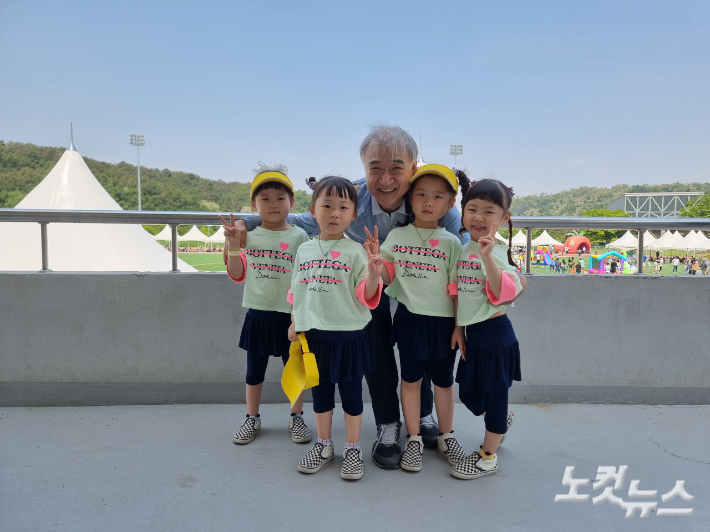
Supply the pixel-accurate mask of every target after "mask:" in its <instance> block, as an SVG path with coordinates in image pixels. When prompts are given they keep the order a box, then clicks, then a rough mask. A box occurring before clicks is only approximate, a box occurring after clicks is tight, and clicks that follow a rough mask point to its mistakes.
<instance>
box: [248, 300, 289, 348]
mask: <svg viewBox="0 0 710 532" xmlns="http://www.w3.org/2000/svg"><path fill="white" fill-rule="evenodd" d="M290 326H291V314H286V313H285V312H274V311H268V310H255V309H253V308H250V309H249V310H248V311H247V315H246V317H245V318H244V325H242V333H241V335H240V336H239V347H241V348H242V349H244V350H245V351H247V352H248V353H255V354H258V355H261V356H265V357H280V356H283V355H288V350H289V348H290V347H291V342H290V341H289V339H288V328H289V327H290Z"/></svg>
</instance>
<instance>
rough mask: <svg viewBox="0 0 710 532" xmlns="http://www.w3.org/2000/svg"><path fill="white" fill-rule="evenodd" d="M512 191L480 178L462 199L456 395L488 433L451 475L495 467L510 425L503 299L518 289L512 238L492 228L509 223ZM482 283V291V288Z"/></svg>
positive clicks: (515, 375) (474, 474) (510, 376)
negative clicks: (464, 241) (465, 237)
mask: <svg viewBox="0 0 710 532" xmlns="http://www.w3.org/2000/svg"><path fill="white" fill-rule="evenodd" d="M512 199H513V190H512V189H510V188H508V187H506V186H505V185H503V183H501V182H500V181H496V180H494V179H484V180H482V181H476V182H474V183H473V184H472V185H471V188H470V189H469V190H468V192H467V193H465V194H464V195H463V199H462V200H461V208H462V228H461V230H462V232H463V231H468V232H469V233H470V234H471V242H470V243H469V244H468V245H467V246H465V247H464V249H463V250H462V251H461V257H460V259H459V261H458V308H457V314H456V324H457V327H456V328H457V330H459V331H463V328H464V327H465V328H466V331H465V332H466V348H465V350H464V349H462V350H461V360H460V362H459V366H458V369H457V371H456V382H458V383H459V398H460V399H461V402H462V403H463V404H464V405H466V407H467V408H468V409H469V410H470V411H471V412H473V414H474V415H475V416H480V415H485V418H484V421H485V424H486V433H485V437H484V439H483V445H482V446H481V449H480V450H479V451H476V452H474V453H473V454H471V455H469V456H467V457H466V458H465V459H464V460H462V461H460V462H459V463H458V464H455V465H454V466H453V467H452V468H451V474H452V475H453V476H454V477H457V478H461V479H464V480H470V479H474V478H478V477H482V476H485V475H492V474H493V473H495V472H496V471H497V470H498V458H497V456H496V450H497V449H498V446H499V445H500V444H501V443H503V440H504V439H505V435H506V433H507V431H508V429H509V428H510V425H511V424H512V423H513V419H514V416H513V412H510V411H508V388H510V386H511V385H512V383H513V381H514V380H516V381H519V380H520V350H519V348H518V340H517V339H516V337H515V332H513V326H512V325H511V323H510V320H509V319H508V317H507V316H506V315H505V307H506V306H509V305H502V306H501V305H499V304H498V303H499V302H501V301H510V300H511V299H513V297H514V296H515V295H516V294H518V293H519V292H520V291H521V290H522V285H521V284H520V280H519V278H518V276H517V275H516V274H515V273H514V272H515V271H516V266H515V262H514V261H513V259H512V257H511V255H510V247H511V244H510V240H509V244H508V246H507V247H506V246H505V244H501V245H498V244H497V242H496V239H495V234H496V230H497V229H498V227H500V225H501V224H502V223H505V222H508V227H509V229H510V235H511V237H512V234H513V224H512V222H511V221H510V204H511V202H512ZM482 286H485V290H484V291H482V290H481V287H482Z"/></svg>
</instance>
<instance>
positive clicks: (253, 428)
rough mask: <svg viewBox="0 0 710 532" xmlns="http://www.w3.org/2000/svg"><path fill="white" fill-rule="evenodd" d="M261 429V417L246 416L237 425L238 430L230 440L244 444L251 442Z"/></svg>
mask: <svg viewBox="0 0 710 532" xmlns="http://www.w3.org/2000/svg"><path fill="white" fill-rule="evenodd" d="M260 430H261V417H252V416H247V418H246V419H245V420H244V423H242V426H241V427H239V430H238V431H237V433H236V434H235V435H234V438H232V441H233V442H234V443H236V444H237V445H244V444H246V443H251V442H252V440H253V439H254V436H256V435H257V434H258V433H259V431H260Z"/></svg>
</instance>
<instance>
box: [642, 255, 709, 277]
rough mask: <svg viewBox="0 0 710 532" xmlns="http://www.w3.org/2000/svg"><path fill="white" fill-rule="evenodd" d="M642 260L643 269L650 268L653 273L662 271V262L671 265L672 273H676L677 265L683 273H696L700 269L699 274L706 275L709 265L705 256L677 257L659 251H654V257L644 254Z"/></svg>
mask: <svg viewBox="0 0 710 532" xmlns="http://www.w3.org/2000/svg"><path fill="white" fill-rule="evenodd" d="M643 262H644V269H645V270H647V271H648V270H652V271H653V273H654V274H660V273H661V272H662V271H663V265H664V264H669V265H672V266H673V270H672V273H677V272H678V268H679V267H680V268H683V269H684V270H685V275H698V271H700V274H701V275H708V268H709V267H710V261H709V260H708V258H707V257H704V258H700V259H698V258H696V257H679V256H678V255H675V256H671V255H660V254H659V253H656V257H655V258H653V257H649V256H648V255H644V256H643ZM681 271H683V270H681Z"/></svg>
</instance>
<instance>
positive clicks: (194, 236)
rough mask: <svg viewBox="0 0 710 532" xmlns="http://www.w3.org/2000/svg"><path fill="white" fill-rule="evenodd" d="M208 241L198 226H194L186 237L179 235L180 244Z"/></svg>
mask: <svg viewBox="0 0 710 532" xmlns="http://www.w3.org/2000/svg"><path fill="white" fill-rule="evenodd" d="M206 241H207V235H205V234H204V233H203V232H202V231H200V230H199V229H198V228H197V226H196V225H193V226H192V227H191V228H190V230H189V231H188V232H187V233H185V234H184V235H182V236H180V235H178V242H202V243H203V244H204V243H205V242H206Z"/></svg>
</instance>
